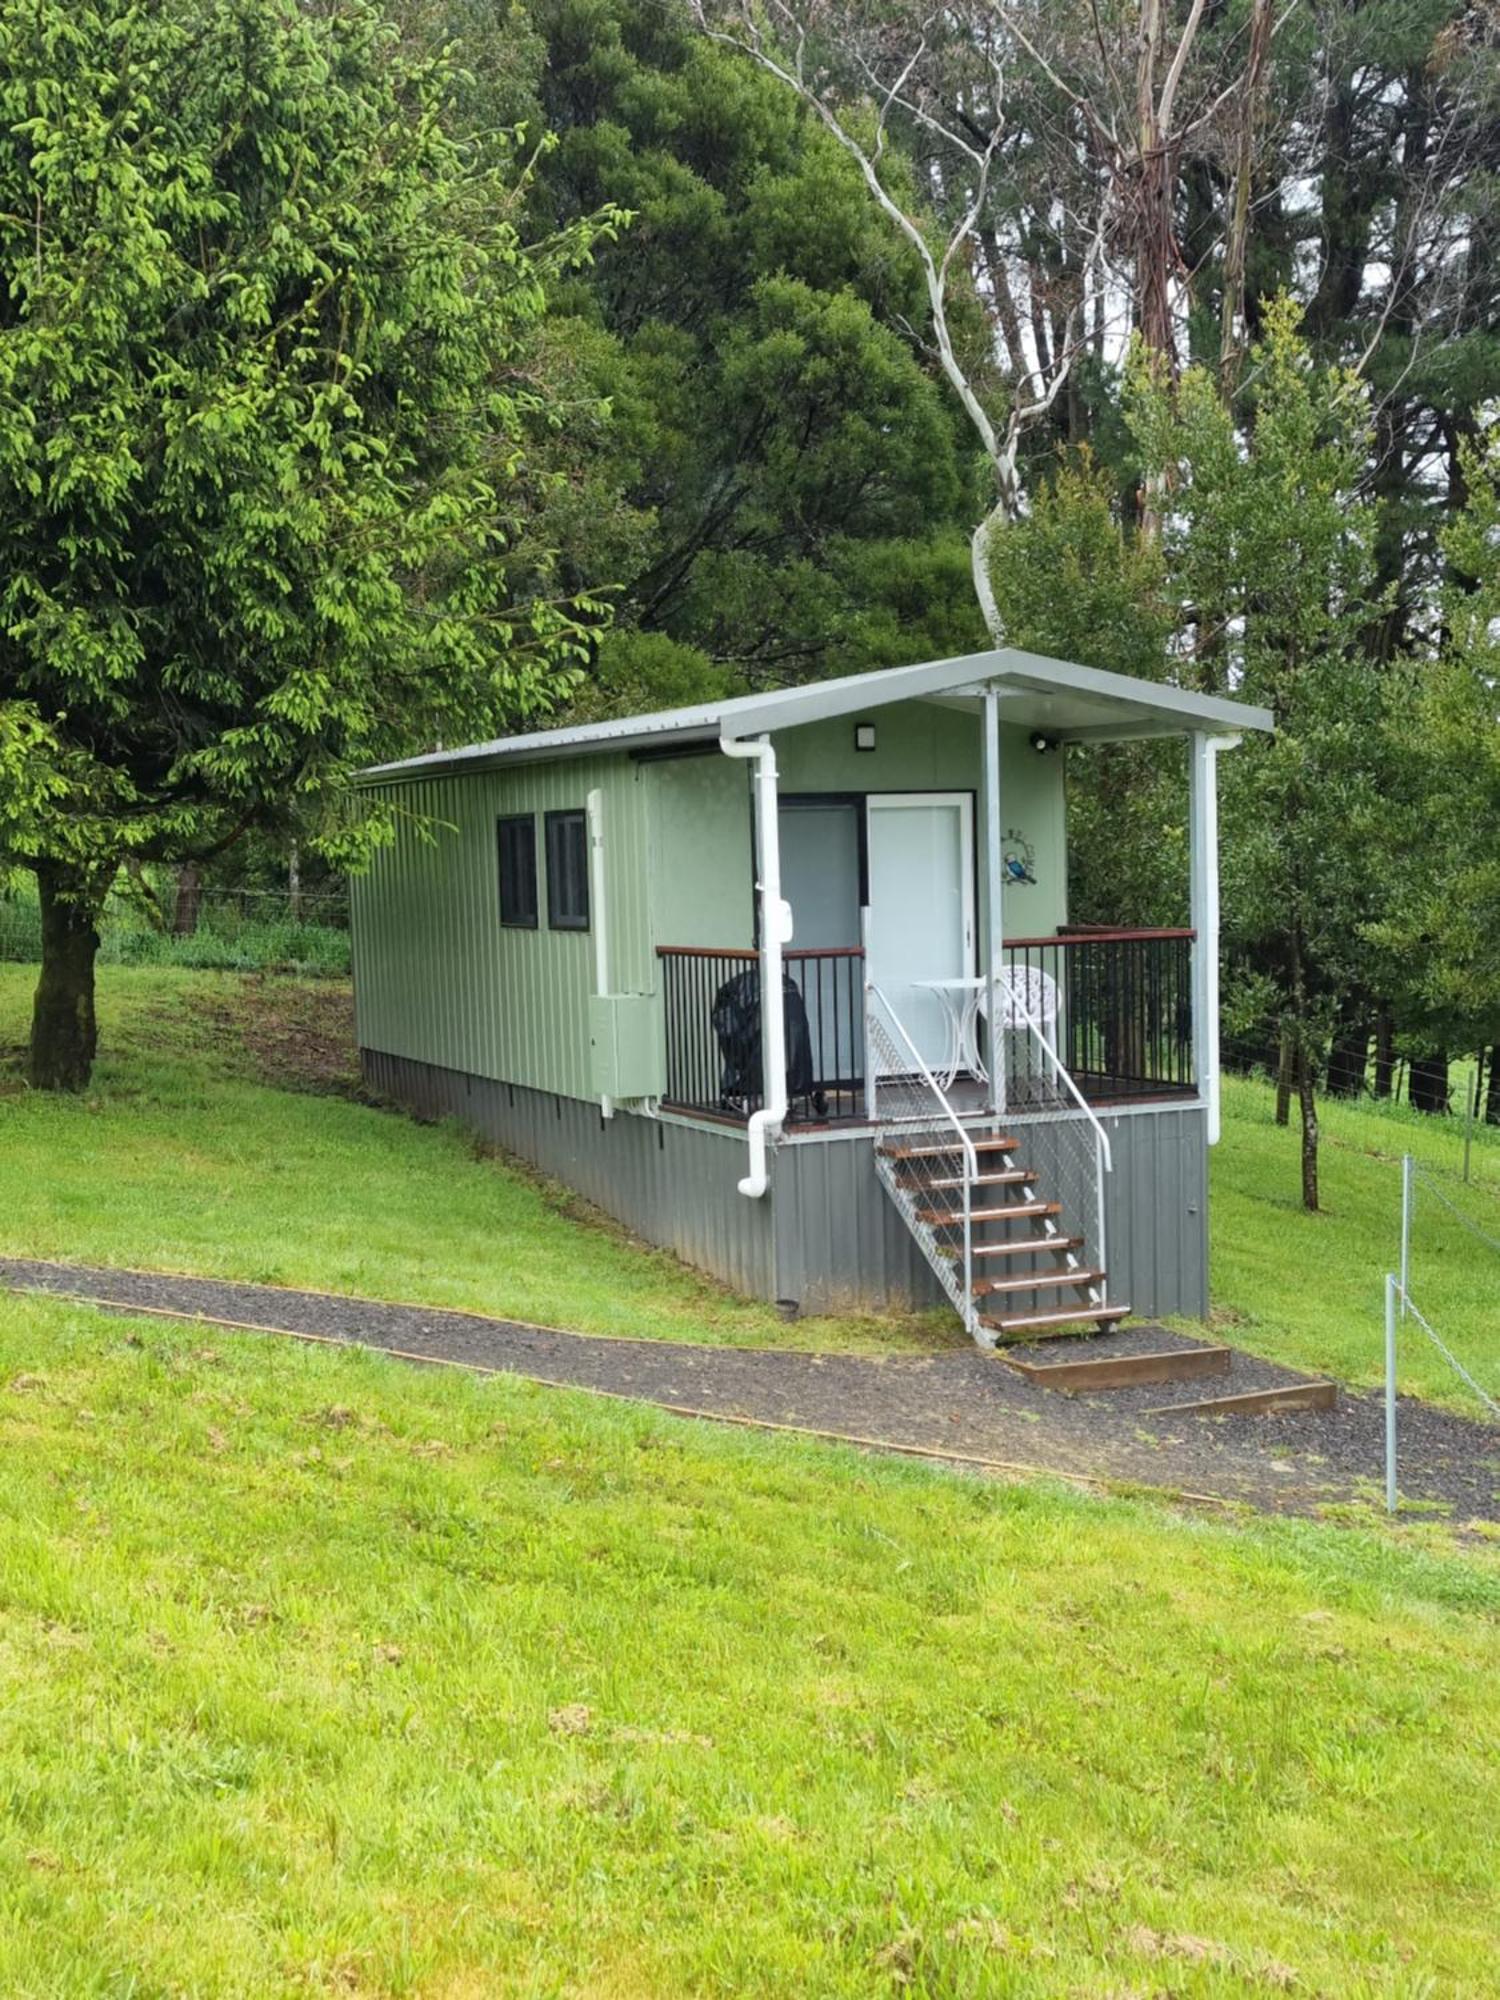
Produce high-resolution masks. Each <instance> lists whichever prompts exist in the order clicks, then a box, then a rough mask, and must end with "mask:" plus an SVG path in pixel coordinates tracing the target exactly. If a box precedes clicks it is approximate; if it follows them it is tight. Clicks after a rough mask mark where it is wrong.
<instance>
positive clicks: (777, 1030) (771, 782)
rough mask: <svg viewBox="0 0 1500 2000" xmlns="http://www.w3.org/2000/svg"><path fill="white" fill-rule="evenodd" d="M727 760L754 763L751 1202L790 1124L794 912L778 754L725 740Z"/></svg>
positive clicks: (766, 745) (763, 745)
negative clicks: (756, 956) (787, 957)
mask: <svg viewBox="0 0 1500 2000" xmlns="http://www.w3.org/2000/svg"><path fill="white" fill-rule="evenodd" d="M719 748H720V749H721V750H722V751H723V752H724V755H725V756H726V757H743V758H746V759H748V760H750V761H752V762H753V763H754V765H755V839H756V848H757V855H756V861H757V866H756V871H755V875H756V883H755V886H756V888H757V890H758V891H759V894H760V1046H761V1100H760V1104H761V1108H760V1110H759V1111H753V1112H751V1114H750V1123H749V1127H748V1128H747V1132H746V1137H747V1139H748V1141H749V1146H750V1171H749V1172H748V1173H747V1174H746V1175H745V1178H744V1179H743V1180H742V1181H741V1182H740V1184H739V1189H740V1193H741V1194H743V1195H748V1196H749V1197H750V1199H751V1200H752V1201H755V1200H758V1199H759V1198H760V1197H761V1196H762V1195H763V1194H764V1193H765V1191H766V1188H767V1186H768V1185H769V1178H770V1177H769V1174H768V1172H767V1168H766V1146H767V1141H768V1140H770V1139H773V1138H774V1137H775V1136H776V1134H777V1133H778V1132H780V1130H781V1128H782V1126H783V1125H784V1124H785V1123H786V1113H787V1096H786V999H785V996H784V994H783V992H782V966H783V960H782V955H781V954H782V947H783V946H784V945H787V944H789V943H790V942H791V937H792V913H791V911H790V909H789V908H788V907H787V905H786V903H785V902H784V901H783V900H782V895H781V822H780V818H779V802H778V796H777V789H776V752H775V750H774V749H773V748H772V747H771V739H770V737H769V736H758V737H755V738H754V739H753V740H750V741H746V740H744V739H742V738H739V737H728V736H721V737H720V738H719Z"/></svg>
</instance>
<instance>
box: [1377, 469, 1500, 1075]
mask: <svg viewBox="0 0 1500 2000" xmlns="http://www.w3.org/2000/svg"><path fill="white" fill-rule="evenodd" d="M1464 480H1465V485H1466V488H1467V492H1468V499H1467V504H1466V505H1465V507H1464V508H1463V510H1462V511H1461V512H1460V513H1458V514H1456V515H1455V516H1454V517H1453V519H1452V520H1451V522H1450V523H1449V525H1448V527H1447V528H1446V530H1445V531H1444V534H1443V537H1442V544H1443V552H1444V554H1445V556H1446V557H1447V560H1448V565H1449V582H1448V584H1447V587H1446V589H1445V592H1444V599H1443V609H1444V636H1443V645H1442V650H1441V653H1440V655H1439V657H1438V659H1437V660H1436V661H1434V662H1429V663H1424V664H1423V667H1422V669H1421V670H1420V672H1418V671H1416V670H1412V671H1410V672H1407V673H1404V674H1402V675H1400V676H1399V677H1393V679H1392V682H1391V686H1390V689H1389V700H1388V708H1387V734H1388V741H1389V745H1390V758H1391V762H1392V764H1393V766H1394V767H1395V768H1396V769H1398V770H1399V771H1400V773H1401V774H1402V780H1403V782H1402V784H1401V786H1400V788H1399V790H1398V791H1397V792H1396V793H1395V795H1394V796H1393V797H1392V799H1391V800H1390V802H1389V805H1390V810H1389V811H1388V813H1387V814H1386V815H1385V817H1384V820H1383V826H1382V832H1383V841H1382V852H1383V855H1384V859H1385V862H1386V869H1387V880H1388V883H1389V896H1388V901H1387V904H1386V907H1385V908H1384V909H1383V911H1382V913H1381V915H1380V916H1379V918H1378V919H1377V921H1376V922H1375V923H1374V924H1372V926H1371V938H1372V942H1374V943H1375V944H1377V945H1379V946H1380V947H1382V948H1383V949H1384V950H1385V952H1386V953H1387V954H1388V957H1389V961H1390V964H1391V967H1392V991H1393V994H1394V995H1395V997H1396V999H1397V1002H1398V1006H1399V1008H1400V1016H1401V1018H1402V1020H1403V1022H1404V1023H1405V1024H1406V1025H1408V1026H1409V1027H1410V1028H1411V1029H1415V1030H1418V1031H1425V1040H1426V1045H1427V1046H1429V1047H1431V1046H1434V1045H1436V1046H1440V1047H1444V1048H1481V1047H1484V1046H1485V1045H1486V1044H1488V1045H1490V1046H1491V1047H1493V1046H1494V1045H1495V1044H1497V1043H1500V710H1497V702H1496V689H1497V687H1500V445H1496V444H1494V443H1491V444H1490V446H1489V447H1488V449H1487V451H1483V452H1481V451H1480V450H1479V449H1477V448H1473V449H1466V450H1465V452H1464Z"/></svg>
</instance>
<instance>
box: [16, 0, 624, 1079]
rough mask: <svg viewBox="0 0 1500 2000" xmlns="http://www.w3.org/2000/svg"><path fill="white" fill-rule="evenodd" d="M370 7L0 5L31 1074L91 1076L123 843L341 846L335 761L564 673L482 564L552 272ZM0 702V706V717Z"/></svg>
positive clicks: (489, 170) (436, 78) (353, 833)
mask: <svg viewBox="0 0 1500 2000" xmlns="http://www.w3.org/2000/svg"><path fill="white" fill-rule="evenodd" d="M445 88H446V79H445V74H444V71H443V69H442V66H441V65H438V64H434V63H431V62H428V61H423V60H417V61H413V60H409V59H408V58H406V57H405V56H403V55H402V53H401V52H400V51H399V50H398V49H397V48H396V47H395V46H394V42H393V37H392V34H391V31H390V29H389V28H388V27H387V25H386V24H385V23H384V21H383V20H382V18H381V16H380V15H379V14H378V13H377V12H376V10H375V8H374V7H373V6H371V5H368V4H366V0H344V4H340V5H339V6H337V7H334V8H328V9H312V8H307V7H305V6H302V5H300V4H298V0H0V268H3V278H4V284H3V301H4V303H3V305H0V519H3V523H4V536H5V547H6V567H5V574H4V577H3V579H0V703H3V704H9V705H11V710H12V712H13V713H20V714H21V715H23V716H24V717H26V718H27V719H28V726H29V727H30V728H31V729H32V730H33V731H35V732H39V741H37V742H35V743H33V745H32V748H31V756H32V759H33V761H35V759H36V757H38V756H40V757H42V758H43V760H44V762H45V767H46V778H47V783H46V785H45V786H44V788H43V791H44V796H43V798H42V800H41V803H40V809H39V810H37V811H35V812H33V813H32V814H31V815H29V823H28V824H23V825H21V826H18V827H9V826H7V827H5V828H4V838H5V840H6V843H7V847H8V851H9V854H10V857H11V859H12V860H13V861H15V860H19V861H21V862H24V863H25V864H26V865H29V866H30V867H31V868H33V869H34V870H35V872H36V877H37V881H38V885H39V889H40V895H41V905H42V918H43V962H42V972H41V979H40V982H39V985H38V989H37V998H36V1006H35V1012H34V1018H33V1025H32V1039H31V1074H32V1077H33V1080H34V1081H35V1083H37V1084H38V1085H41V1086H45V1087H71V1088H77V1087H79V1086H81V1085H82V1084H84V1083H85V1082H86V1081H87V1078H88V1075H89V1072H90V1067H91V1063H92V1059H93V1055H94V1049H95V1039H96V1030H95V1020H94V1002H93V966H94V955H95V950H96V947H97V929H96V925H97V916H98V912H99V909H100V907H101V903H102V900H103V898H104V897H105V895H106V893H107V891H108V889H109V887H110V885H111V883H112V882H113V880H114V878H115V876H116V873H117V871H118V870H119V868H120V866H121V865H122V863H124V862H127V861H143V860H150V859H162V860H167V861H182V860H190V859H194V858H198V859H201V858H203V857H206V856H210V855H212V854H214V853H216V852H219V851H222V850H223V849H224V848H226V847H227V846H229V845H231V844H232V843H233V842H235V841H236V840H237V839H238V838H239V837H240V836H241V835H242V834H243V833H244V832H245V831H246V830H247V829H249V828H252V827H255V826H257V825H266V824H272V825H283V826H286V825H296V826H298V827H300V829H301V832H302V836H303V838H304V840H305V841H306V843H307V844H308V845H309V846H310V847H312V848H313V849H315V850H319V851H322V852H325V853H330V854H336V855H338V856H340V857H343V858H346V859H347V858H357V857H358V856H359V855H360V854H362V853H364V852H367V851H368V849H369V847H370V845H371V843H372V842H373V841H376V840H378V839H379V838H381V837H382V834H383V832H384V831H385V829H384V827H383V825H382V823H381V822H380V821H379V820H378V819H372V818H369V817H361V816H359V815H357V814H355V813H354V812H353V811H351V809H350V808H349V806H348V803H347V798H346V793H345V788H344V786H345V780H346V778H347V776H348V774H349V772H350V771H351V769H352V768H353V767H355V766H358V765H360V764H362V763H365V762H368V761H370V760H372V759H376V758H379V757H381V756H383V755H387V754H393V753H396V752H400V751H405V750H410V749H413V748H416V747H419V746H421V745H422V744H424V743H429V742H431V741H432V740H434V739H435V738H438V737H442V736H447V737H450V738H451V737H453V736H455V735H459V734H466V733H483V732H485V731H487V730H491V729H493V728H494V727H495V726H496V725H498V724H500V723H501V722H503V721H506V720H513V719H515V718H516V717H518V716H521V715H525V714H528V713H530V712H533V711H534V710H536V709H537V708H538V707H539V706H541V705H542V704H543V703H545V702H546V700H547V699H548V698H549V696H550V695H551V694H553V693H555V692H556V691H558V690H559V689H565V688H566V687H567V685H568V684H569V681H570V679H571V677H572V673H573V663H574V661H575V658H576V655H577V652H578V649H579V644H580V627H579V619H578V608H577V607H575V606H571V605H569V604H565V603H558V602H555V601H552V599H551V598H550V596H549V594H548V591H547V587H546V582H545V577H541V578H539V577H538V576H537V575H536V574H534V573H533V574H531V575H528V576H525V577H520V576H518V575H517V574H516V556H515V551H516V549H517V548H518V546H519V545H520V541H521V533H520V531H521V529H522V527H523V525H524V522H523V508H524V502H525V487H524V484H523V482H522V474H523V471H524V456H525V451H524V447H525V432H526V425H527V420H528V406H529V405H531V404H534V403H535V402H536V401H537V400H538V398H539V394H540V385H537V384H534V383H528V382H527V380H526V379H525V376H524V369H523V364H524V363H525V362H526V360H527V358H528V353H529V350H528V347H527V342H528V339H529V337H530V334H531V330H532V329H533V328H534V325H535V322H536V320H537V318H538V315H539V314H540V312H541V310H542V305H543V291H542V280H543V276H544V273H545V271H546V269H547V268H549V267H556V266H557V265H559V264H562V263H566V262H568V261H571V260H574V259H576V258H577V257H578V256H580V255H582V254H583V253H584V251H585V250H586V247H587V243H588V237H589V232H588V230H587V229H582V230H576V231H574V232H573V233H572V234H571V235H569V236H568V237H567V238H566V240H564V241H563V242H561V243H557V244H553V245H551V246H549V247H548V248H547V249H546V251H545V252H544V253H543V254H541V255H540V256H539V255H537V254H535V253H533V252H532V251H531V250H529V249H528V248H527V246H526V243H525V241H524V239H523V235H522V233H521V230H520V228H519V226H518V202H519V200H520V178H521V177H520V175H519V173H518V170H517V167H516V163H515V161H514V159H513V157H512V155H511V151H510V149H509V148H508V147H507V146H506V145H504V144H499V143H497V144H495V145H492V146H490V147H489V148H487V149H483V148H480V147H478V146H476V145H475V144H473V143H470V144H469V145H466V146H464V147H459V146H457V145H456V144H455V143H454V142H453V140H452V139H451V138H449V137H447V136H445V133H444V129H443V121H444V95H445ZM0 712H3V710H0Z"/></svg>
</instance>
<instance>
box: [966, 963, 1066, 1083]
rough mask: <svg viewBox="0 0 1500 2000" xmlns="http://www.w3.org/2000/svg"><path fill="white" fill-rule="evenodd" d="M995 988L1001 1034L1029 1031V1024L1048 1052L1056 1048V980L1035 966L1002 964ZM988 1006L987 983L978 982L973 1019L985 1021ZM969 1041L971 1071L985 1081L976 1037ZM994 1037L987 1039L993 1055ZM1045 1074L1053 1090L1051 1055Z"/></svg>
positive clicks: (1054, 1067)
mask: <svg viewBox="0 0 1500 2000" xmlns="http://www.w3.org/2000/svg"><path fill="white" fill-rule="evenodd" d="M995 987H996V991H997V993H998V995H999V999H1000V1032H1001V1033H1002V1034H1024V1033H1029V1032H1030V1029H1031V1026H1032V1024H1033V1023H1035V1025H1036V1026H1037V1027H1038V1028H1039V1029H1040V1030H1041V1033H1042V1039H1043V1040H1044V1041H1045V1043H1046V1044H1047V1048H1048V1050H1049V1051H1055V1050H1056V1048H1057V1016H1058V1001H1057V981H1056V980H1055V979H1053V978H1052V976H1051V975H1050V974H1049V973H1046V972H1043V971H1042V969H1041V967H1040V966H1039V965H1006V966H1002V967H1000V968H999V970H997V972H996V974H995ZM989 1009H990V989H989V985H988V982H986V983H985V984H983V985H981V987H980V989H979V992H978V993H977V994H976V996H975V1000H974V1020H975V1023H976V1026H977V1024H978V1022H980V1021H984V1022H986V1023H988V1020H989ZM970 1039H971V1042H972V1044H973V1046H972V1048H971V1049H970V1051H969V1054H970V1058H971V1061H972V1063H973V1065H974V1073H975V1075H976V1076H978V1077H980V1078H981V1080H982V1081H983V1082H986V1083H988V1081H989V1073H988V1071H987V1070H986V1069H985V1068H984V1065H983V1063H982V1061H981V1059H980V1054H979V1036H978V1034H977V1033H975V1034H974V1035H972V1036H971V1038H970ZM995 1046H996V1041H995V1037H993V1036H991V1038H990V1047H991V1052H992V1054H993V1051H994V1048H995ZM1044 1060H1045V1062H1046V1066H1047V1074H1048V1076H1049V1077H1050V1079H1051V1082H1052V1085H1053V1087H1054V1089H1055V1088H1056V1086H1057V1071H1058V1061H1057V1057H1056V1056H1055V1054H1048V1055H1047V1056H1046V1057H1045V1058H1044Z"/></svg>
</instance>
